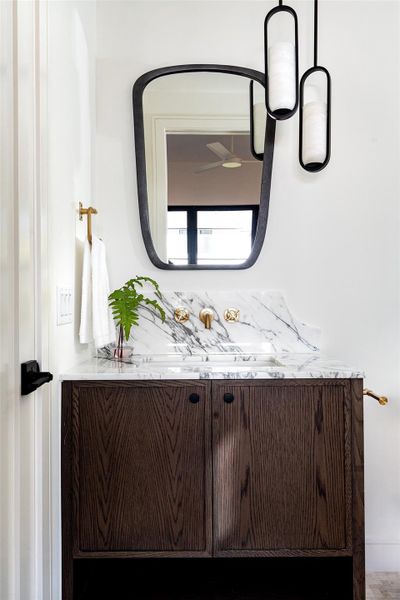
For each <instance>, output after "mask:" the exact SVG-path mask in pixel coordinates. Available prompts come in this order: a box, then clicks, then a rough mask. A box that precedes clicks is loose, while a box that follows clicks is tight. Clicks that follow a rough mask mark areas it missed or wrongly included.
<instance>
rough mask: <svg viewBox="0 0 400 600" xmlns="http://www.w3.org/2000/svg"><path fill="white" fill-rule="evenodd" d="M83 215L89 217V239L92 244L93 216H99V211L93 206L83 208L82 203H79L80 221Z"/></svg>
mask: <svg viewBox="0 0 400 600" xmlns="http://www.w3.org/2000/svg"><path fill="white" fill-rule="evenodd" d="M83 215H87V239H88V241H89V244H91V243H92V215H97V210H96V209H95V208H93V207H92V206H89V208H83V204H82V202H79V220H80V221H82V219H83Z"/></svg>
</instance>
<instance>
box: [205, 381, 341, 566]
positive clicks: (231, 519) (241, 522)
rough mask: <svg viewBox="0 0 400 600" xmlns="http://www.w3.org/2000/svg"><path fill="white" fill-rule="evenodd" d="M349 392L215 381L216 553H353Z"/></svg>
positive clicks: (334, 387)
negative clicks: (348, 509) (349, 507)
mask: <svg viewBox="0 0 400 600" xmlns="http://www.w3.org/2000/svg"><path fill="white" fill-rule="evenodd" d="M344 387H345V385H343V384H340V383H339V384H337V383H333V382H331V385H329V386H327V385H322V386H320V385H318V383H315V382H314V385H301V384H297V385H289V386H288V385H275V383H274V382H271V381H268V382H266V381H262V382H259V383H258V385H257V383H254V382H252V384H251V385H249V386H247V382H246V383H245V382H243V381H241V382H240V384H239V385H238V384H237V383H229V384H228V383H227V382H213V419H214V422H213V452H214V456H213V460H214V537H215V539H214V547H215V552H216V554H217V555H219V554H220V553H222V552H223V553H224V554H226V553H227V552H229V550H231V551H232V552H233V553H234V554H236V555H238V553H240V552H243V553H244V555H249V551H251V550H253V551H254V552H256V553H257V555H260V553H261V552H262V551H263V550H265V551H269V552H270V551H273V550H284V551H288V553H289V554H290V550H297V551H306V550H318V551H322V552H323V551H326V552H327V554H329V551H334V550H336V551H337V550H340V549H342V550H344V551H345V553H346V554H348V553H349V550H350V549H349V548H347V535H346V522H347V519H346V517H347V515H346V506H347V504H348V503H347V502H346V487H347V486H346V463H348V462H349V459H350V456H349V454H348V452H346V418H345V412H346V411H345V395H344ZM226 392H230V393H233V394H234V395H235V400H234V402H233V403H232V404H226V403H225V402H224V401H223V395H224V393H226ZM346 455H347V456H346Z"/></svg>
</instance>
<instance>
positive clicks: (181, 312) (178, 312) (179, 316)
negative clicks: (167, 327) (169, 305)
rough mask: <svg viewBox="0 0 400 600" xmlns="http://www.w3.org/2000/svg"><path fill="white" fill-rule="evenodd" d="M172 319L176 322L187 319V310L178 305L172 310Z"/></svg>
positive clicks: (182, 321) (184, 321)
mask: <svg viewBox="0 0 400 600" xmlns="http://www.w3.org/2000/svg"><path fill="white" fill-rule="evenodd" d="M174 319H175V321H176V322H177V323H186V321H189V311H188V309H187V308H185V307H184V306H178V308H176V309H175V311H174Z"/></svg>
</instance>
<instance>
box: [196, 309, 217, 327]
mask: <svg viewBox="0 0 400 600" xmlns="http://www.w3.org/2000/svg"><path fill="white" fill-rule="evenodd" d="M199 317H200V321H201V322H202V323H204V325H205V327H206V329H211V323H212V320H213V318H214V313H213V311H212V310H211V308H202V309H201V311H200V314H199Z"/></svg>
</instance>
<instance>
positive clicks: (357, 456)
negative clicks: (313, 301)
mask: <svg viewBox="0 0 400 600" xmlns="http://www.w3.org/2000/svg"><path fill="white" fill-rule="evenodd" d="M363 403H364V398H363V382H362V380H361V379H355V380H352V382H351V404H352V432H353V435H352V440H353V461H352V467H353V600H365V531H364V434H363V431H364V429H363V414H364V404H363Z"/></svg>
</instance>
